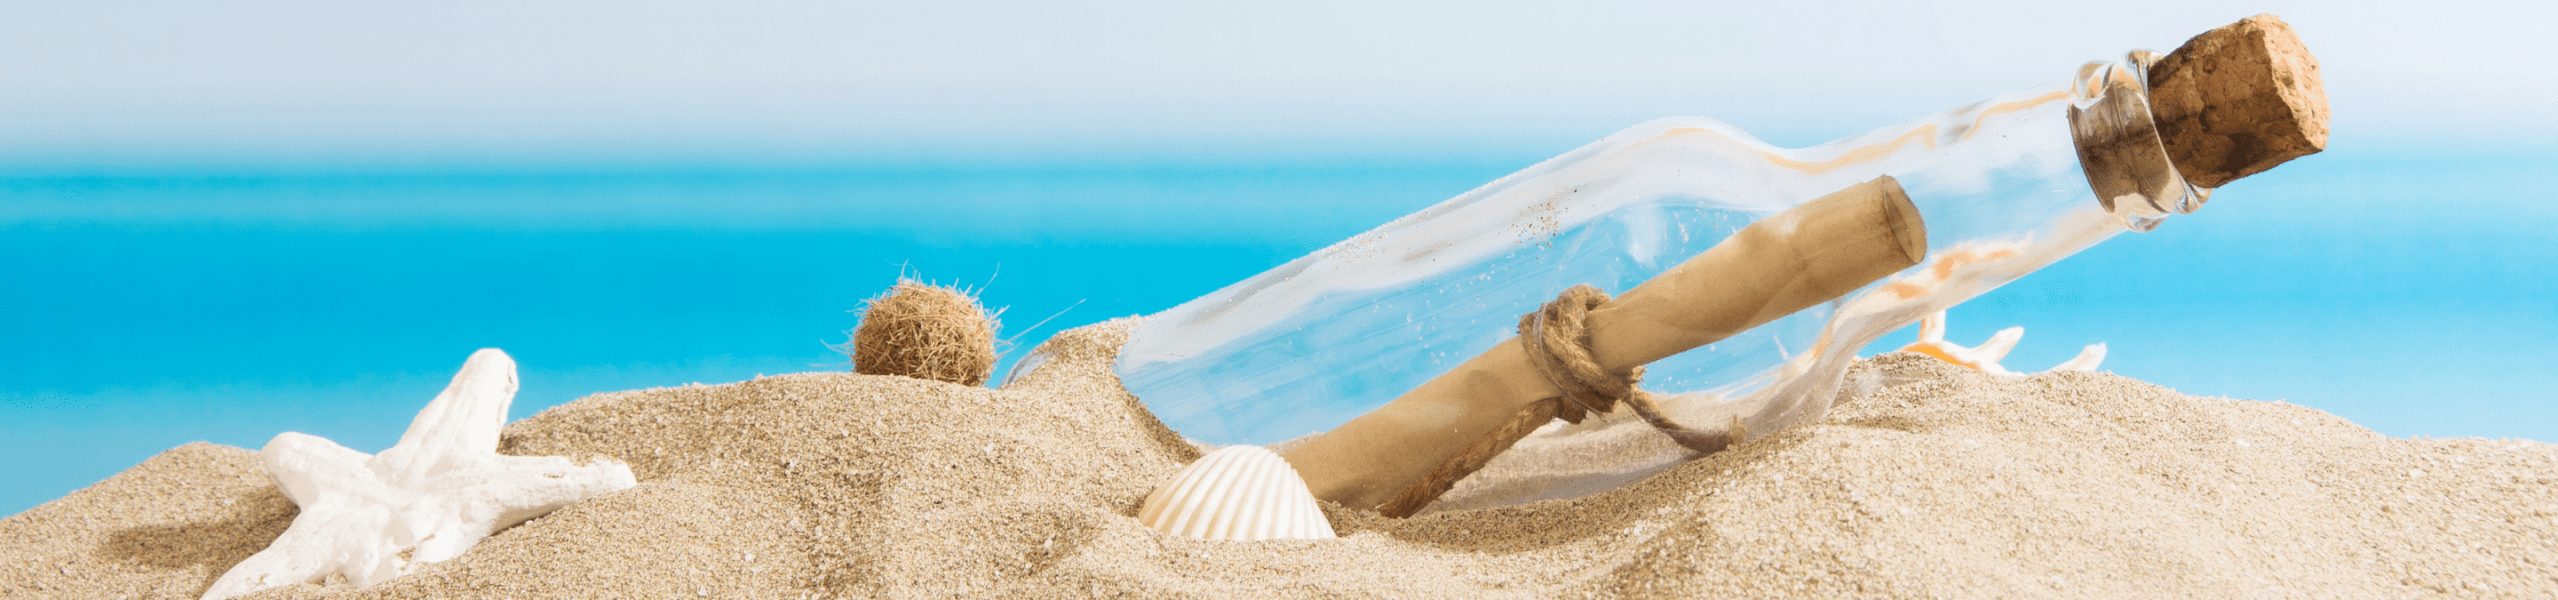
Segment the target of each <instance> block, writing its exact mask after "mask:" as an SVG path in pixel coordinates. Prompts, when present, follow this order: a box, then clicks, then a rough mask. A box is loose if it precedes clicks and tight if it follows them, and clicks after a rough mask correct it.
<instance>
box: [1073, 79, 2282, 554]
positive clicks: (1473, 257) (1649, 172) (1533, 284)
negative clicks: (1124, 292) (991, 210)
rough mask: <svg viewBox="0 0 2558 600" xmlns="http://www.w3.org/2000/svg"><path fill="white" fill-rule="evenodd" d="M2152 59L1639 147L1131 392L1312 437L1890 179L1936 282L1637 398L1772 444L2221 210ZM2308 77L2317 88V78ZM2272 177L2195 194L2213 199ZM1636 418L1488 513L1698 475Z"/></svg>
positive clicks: (1675, 136) (1678, 362) (1122, 371)
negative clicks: (1797, 144)
mask: <svg viewBox="0 0 2558 600" xmlns="http://www.w3.org/2000/svg"><path fill="white" fill-rule="evenodd" d="M2285 33H2286V34H2287V33H2288V30H2287V29H2286V30H2285ZM2198 39H2200V38H2198ZM2189 46H2190V44H2189ZM2182 52H2183V51H2181V50H2180V53H2182ZM2304 56H2305V54H2304ZM2156 60H2158V57H2157V55H2155V54H2151V53H2148V52H2134V53H2132V55H2130V56H2129V57H2127V58H2126V59H2124V60H2121V61H2113V62H2101V63H2091V64H2088V65H2086V66H2085V67H2083V68H2081V69H2080V70H2079V71H2078V72H2077V73H2076V74H2075V75H2074V76H2073V77H2071V78H2069V79H2067V80H2065V81H2062V82H2058V83H2055V84H2053V85H2049V86H2044V87H2041V88H2035V89H2030V90H2026V91H2022V92H2017V93H2013V94H2008V95H2004V96H1999V97H1996V98H1992V99H1989V100H1986V101H1983V102H1980V103H1977V104H1974V105H1971V106H1966V107H1962V108H1958V109H1955V110H1952V111H1948V112H1945V113H1942V114H1938V115H1934V116H1930V117H1926V118H1922V119H1918V120H1914V121H1910V122H1906V123H1902V124H1898V125H1894V126H1890V127H1886V128H1883V129H1880V130H1876V131H1873V132H1869V133H1866V134H1862V135H1858V136H1854V137H1850V138H1847V139H1843V140H1839V141H1835V142H1831V143H1828V144H1822V145H1819V146H1814V147H1810V148H1802V149H1786V148H1777V147H1773V146H1770V145H1768V144H1766V143H1763V142H1760V141H1758V140H1757V139H1755V138H1752V137H1750V136H1749V135H1748V134H1746V133H1742V132H1741V131H1739V130H1737V129H1734V128H1732V127H1731V126H1729V125H1726V124H1723V123H1720V122H1717V121H1713V120H1708V119H1699V118H1670V119H1662V120H1656V121H1653V122H1649V123H1645V124H1642V125H1638V126H1636V127H1634V128H1631V129H1628V130H1625V131H1622V132H1619V133H1617V134H1615V135H1611V136H1608V137H1607V138H1604V139H1601V140H1599V141H1598V142H1595V143H1593V144H1590V145H1588V146H1585V147H1583V148H1580V149H1577V150H1574V151H1573V152H1570V153H1567V154H1565V155H1563V156H1559V157H1556V158H1554V159H1551V160H1548V161H1546V162H1544V163H1541V164H1538V165H1536V166H1534V167H1531V168H1529V169H1526V170H1523V171H1521V172H1519V173H1516V174H1512V175H1510V176H1508V177H1504V178H1502V179H1500V180H1498V181H1495V182H1493V183H1491V184H1489V185H1486V186H1484V187H1482V188H1480V189H1477V190H1474V191H1472V192H1469V193H1467V194H1465V195H1462V196H1459V197H1457V198H1455V199H1451V200H1449V201H1446V202H1443V203H1441V204H1439V205H1436V206H1432V207H1430V208H1428V209H1425V210H1422V211H1420V212H1417V213H1414V214H1412V215H1409V216H1406V217H1404V218H1401V219H1398V220H1396V221H1394V222H1392V223H1388V224H1386V225H1385V226H1382V227H1379V228H1377V229H1376V230H1373V231H1370V232H1367V233H1365V234H1361V235H1359V236H1357V237H1354V238H1351V239H1349V240H1345V241H1343V242H1340V243H1338V244H1334V245H1333V246H1331V247H1328V248H1325V249H1323V250H1320V251H1318V252H1316V253H1314V254H1312V255H1309V256H1306V257H1304V258H1300V259H1298V260H1296V261H1293V262H1290V263H1288V264H1286V265H1282V266H1280V267H1279V268H1276V269H1273V270H1271V271H1269V272H1266V273H1263V274H1261V275H1259V276H1256V277H1253V278H1251V279H1247V280H1245V281H1243V282H1240V283H1237V284H1235V285H1233V286H1229V287H1227V288H1225V289H1223V290H1219V291H1218V292H1216V293H1213V294H1210V295H1208V296H1205V297H1202V298H1199V299H1197V300H1193V301H1191V302H1189V303H1185V304H1183V305H1181V306H1178V307H1175V308H1173V309H1171V310H1167V311H1165V312H1162V313H1159V314H1156V315H1152V316H1150V317H1148V318H1146V319H1145V320H1143V321H1142V322H1140V323H1139V324H1138V325H1137V326H1136V329H1135V330H1134V332H1133V333H1132V335H1131V337H1130V340H1129V342H1128V343H1127V345H1126V346H1125V347H1124V348H1123V349H1122V350H1121V352H1120V356H1119V362H1118V372H1119V375H1120V377H1121V379H1122V380H1123V381H1124V383H1125V384H1126V386H1127V387H1128V389H1129V390H1130V391H1132V392H1134V393H1136V394H1137V395H1138V397H1140V398H1141V399H1143V400H1144V401H1145V402H1146V403H1147V404H1148V406H1149V407H1150V408H1152V409H1153V410H1154V411H1155V413H1156V414H1157V415H1158V416H1159V417H1161V418H1162V419H1163V420H1164V421H1165V422H1166V423H1167V424H1169V425H1171V426H1172V427H1173V428H1174V429H1176V430H1178V431H1180V432H1182V433H1183V434H1184V435H1187V436H1190V437H1193V438H1196V439H1200V440H1203V441H1208V442H1212V443H1220V444H1272V443H1276V442H1281V441H1284V440H1289V439H1292V438H1298V437H1301V436H1306V435H1308V434H1311V433H1315V432H1319V431H1324V430H1327V429H1331V428H1333V427H1336V426H1339V425H1341V424H1342V423H1344V422H1346V421H1349V420H1351V419H1352V418H1354V417H1358V416H1360V415H1362V414H1365V413H1368V412H1369V411H1372V410H1375V409H1377V408H1378V407H1380V406H1382V405H1385V404H1386V403H1387V402H1389V401H1391V400H1394V399H1395V398H1396V397H1397V396H1398V395H1400V394H1403V393H1405V392H1407V391H1410V390H1413V389H1415V388H1416V387H1417V386H1420V385H1421V384H1423V383H1425V382H1427V381H1429V380H1431V379H1432V378H1434V377H1436V376H1439V375H1440V374H1442V373H1443V372H1446V371H1447V370H1449V369H1450V368H1451V367H1455V366H1456V365H1457V364H1459V363H1461V362H1464V361H1466V360H1468V359H1469V358H1470V357H1474V356H1476V355H1478V354H1481V353H1483V352H1485V351H1486V350H1487V349H1490V348H1492V347H1494V346H1495V345H1497V344H1499V343H1501V342H1503V341H1504V340H1506V339H1509V338H1511V337H1512V336H1513V335H1515V331H1516V330H1515V325H1516V323H1518V317H1517V316H1518V315H1519V314H1520V313H1522V312H1526V311H1529V310H1533V309H1535V308H1536V307H1537V306H1538V305H1539V304H1540V303H1542V302H1545V301H1546V300H1549V299H1553V298H1554V297H1555V295H1556V293H1557V292H1559V291H1562V290H1563V289H1565V288H1568V287H1570V286H1573V285H1576V284H1592V285H1596V286H1598V287H1601V288H1604V289H1610V290H1625V289H1627V288H1630V287H1633V286H1635V285H1637V284H1639V283H1642V282H1644V281H1646V280H1649V279H1652V278H1653V277H1654V276H1656V275H1659V274H1661V273H1662V272H1664V271H1665V270H1668V269H1670V268H1671V267H1673V266H1676V265H1678V264H1680V263H1681V262H1682V261H1684V260H1687V259H1688V258H1689V257H1690V256H1693V255H1696V254H1698V253H1700V252H1702V251H1704V250H1706V249H1708V248H1710V247H1713V246H1714V245H1715V244H1717V243H1718V242H1721V241H1723V240H1724V239H1726V238H1727V237H1730V236H1731V235H1732V234H1733V233H1734V232H1736V231H1738V230H1740V229H1741V228H1742V227H1744V226H1746V225H1749V224H1750V223H1752V222H1754V221H1757V220H1759V219H1761V218H1763V217H1767V216H1769V215H1773V214H1777V213H1779V212H1781V211H1785V210H1786V209H1788V208H1791V207H1794V206H1797V205H1800V204H1803V203H1806V202H1809V201H1811V200H1813V199H1815V198H1819V197H1822V196H1824V195H1826V194H1831V193H1833V192H1838V191H1840V190H1843V189H1847V188H1849V187H1851V186H1854V185H1856V184H1859V183H1863V182H1867V181H1870V180H1875V179H1877V178H1878V177H1884V176H1889V177H1891V178H1893V179H1897V181H1898V183H1899V185H1900V186H1901V188H1902V189H1903V190H1905V191H1906V194H1907V196H1908V200H1909V201H1910V203H1911V204H1913V205H1915V207H1916V208H1917V209H1918V211H1919V213H1920V215H1921V217H1922V219H1921V220H1922V221H1923V222H1924V223H1925V233H1926V234H1925V239H1926V240H1927V244H1928V246H1927V248H1926V250H1927V252H1926V258H1925V259H1924V261H1922V262H1920V263H1918V264H1917V265H1916V266H1913V267H1910V268H1908V269H1906V270H1903V271H1901V272H1899V273H1896V274H1893V275H1891V276H1887V277H1884V278H1883V279H1882V280H1880V281H1877V282H1874V283H1872V284H1870V285H1865V286H1864V287H1862V288H1858V289H1856V290H1855V291H1853V292H1850V293H1848V294H1847V295H1845V296H1844V297H1843V298H1841V299H1839V300H1836V301H1833V302H1830V303H1827V304H1822V305H1818V306H1813V307H1811V308H1809V309H1806V310H1802V311H1800V312H1796V313H1794V314H1792V315H1790V316H1785V317H1782V318H1778V319H1776V320H1774V321H1772V322H1767V323H1765V324H1764V325H1761V326H1758V327H1756V328H1754V329H1750V330H1748V331H1744V332H1737V334H1734V333H1735V332H1716V333H1717V334H1718V335H1714V336H1706V337H1708V339H1711V338H1720V339H1719V341H1715V342H1713V343H1711V344H1709V345H1706V346H1704V347H1701V348H1696V349H1694V350H1692V351H1688V352H1685V353H1682V354H1677V355H1674V356H1670V357H1668V358H1664V359H1661V360H1659V361H1657V362H1653V363H1651V364H1650V366H1649V371H1648V374H1647V376H1646V377H1645V381H1644V386H1645V387H1646V388H1647V389H1650V390H1652V391H1653V392H1654V393H1656V394H1658V395H1659V397H1660V398H1661V400H1662V402H1661V406H1662V408H1663V409H1664V411H1665V412H1667V413H1669V415H1670V416H1671V417H1673V418H1674V419H1675V420H1677V421H1679V422H1682V423H1708V424H1718V423H1732V424H1734V425H1736V426H1737V427H1738V428H1745V429H1746V430H1747V431H1754V432H1772V431H1778V430H1782V429H1785V428H1787V427H1791V426H1794V425H1798V424H1802V423H1805V422H1809V421H1811V420H1814V419H1817V418H1819V417H1820V416H1821V415H1822V414H1823V413H1824V412H1825V411H1826V410H1827V409H1828V405H1829V402H1830V400H1831V398H1832V397H1833V396H1834V395H1835V392H1836V390H1837V389H1838V387H1839V385H1840V382H1841V381H1840V380H1841V377H1842V375H1843V374H1844V372H1845V371H1846V369H1847V367H1848V366H1849V364H1850V363H1851V362H1853V360H1854V359H1855V357H1856V356H1855V353H1856V352H1857V351H1858V350H1859V349H1860V348H1862V347H1864V346H1865V345H1866V344H1867V343H1870V342H1872V341H1873V340H1875V339H1877V338H1879V337H1881V336H1883V335H1885V334H1887V333H1889V332H1891V331H1894V330H1897V329H1899V328H1901V327H1904V326H1907V325H1909V324H1911V323H1915V322H1918V321H1919V320H1920V319H1921V318H1922V317H1925V316H1928V315H1930V314H1933V313H1936V312H1939V311H1942V310H1944V309H1946V308H1948V307H1950V306H1952V305H1954V304H1957V303H1960V302H1962V301H1964V300H1968V299H1970V298H1973V297H1976V296H1979V295H1980V294H1982V293H1985V292H1988V291H1989V290H1991V289H1994V288H1996V287H1998V286H1999V285H2002V284H2005V283H2007V282H2009V281H2012V280H2015V279H2016V278H2018V277H2021V276H2023V275H2025V274H2026V273H2030V272H2032V271H2034V270H2036V269H2039V268H2041V267H2043V266H2046V265H2049V264H2052V263H2053V262H2054V261H2057V260H2059V259H2061V258H2063V257H2066V256H2069V255H2070V254H2073V253H2076V252H2078V251H2080V250H2082V249H2085V248H2087V247H2089V246H2091V245H2093V244H2096V243H2098V242H2102V241H2105V240H2106V239H2108V238H2111V237H2112V236H2114V235H2116V234H2119V233H2121V232H2124V231H2146V230H2149V229H2151V228H2154V227H2157V226H2158V225H2159V224H2160V222H2161V221H2162V220H2164V219H2165V218H2167V216H2168V215H2171V214H2178V213H2183V212H2189V211H2192V210H2194V209H2195V208H2197V207H2199V206H2201V205H2202V203H2203V201H2204V200H2205V199H2206V198H2207V197H2208V193H2209V189H2208V188H2206V187H2202V186H2200V185H2197V184H2196V183H2197V182H2193V181H2188V180H2187V175H2186V174H2185V173H2182V172H2180V170H2179V169H2178V163H2176V162H2173V161H2171V160H2170V158H2169V156H2168V153H2167V152H2166V151H2165V150H2164V149H2163V146H2162V142H2161V139H2162V134H2161V130H2160V127H2161V125H2160V124H2159V121H2158V120H2154V119H2153V113H2152V107H2151V106H2150V94H2151V91H2152V90H2151V87H2152V86H2151V84H2150V82H2148V81H2147V80H2146V78H2147V77H2148V76H2150V75H2151V74H2152V69H2151V67H2152V63H2153V62H2155V61H2156ZM2308 68H2309V69H2310V70H2311V71H2310V72H2311V77H2312V78H2313V79H2312V81H2311V82H2310V85H2311V86H2313V88H2314V86H2315V81H2314V76H2315V75H2314V73H2315V68H2316V67H2315V64H2314V62H2312V63H2310V64H2309V66H2308ZM2319 111H2320V112H2319V114H2318V115H2316V116H2317V117H2318V118H2319V119H2320V120H2321V123H2320V124H2319V126H2318V128H2317V131H2318V132H2320V133H2319V134H2318V138H2319V139H2318V140H2317V143H2318V144H2322V145H2323V143H2324V139H2323V136H2324V134H2323V132H2324V125H2323V118H2324V116H2323V108H2320V109H2319ZM2311 151H2315V150H2314V149H2312V150H2311ZM2304 154H2305V152H2304ZM2296 155H2297V154H2295V155H2294V156H2296ZM2288 158H2289V157H2284V158H2282V159H2276V160H2274V161H2273V162H2275V163H2279V162H2280V161H2281V160H2287V159H2288ZM2270 166H2271V165H2270V164H2265V165H2261V166H2245V167H2240V168H2239V169H2238V170H2239V171H2241V172H2237V173H2236V174H2235V175H2224V174H2222V173H2219V172H2218V170H2216V171H2215V173H2213V174H2212V175H2209V176H2207V177H2206V178H2205V179H2210V180H2212V181H2209V183H2210V184H2211V185H2218V184H2219V183H2221V182H2226V181H2227V180H2228V179H2231V178H2235V176H2243V175H2245V174H2247V173H2253V172H2255V171H2260V170H2262V169H2263V168H2266V167H2270ZM2221 170H2228V169H2221ZM1720 334H1732V335H1729V336H1728V337H1724V336H1723V335H1720ZM1629 421H1630V419H1625V418H1616V419H1609V418H1599V419H1592V420H1590V421H1585V422H1584V423H1582V424H1580V425H1577V426H1573V427H1549V428H1548V429H1549V430H1550V431H1540V432H1539V435H1537V436H1532V437H1531V439H1530V440H1528V441H1525V442H1522V443H1521V444H1520V445H1519V446H1518V448H1519V449H1521V450H1529V449H1531V448H1538V450H1534V452H1547V453H1572V454H1584V455H1586V454H1587V452H1579V451H1575V450H1573V448H1572V447H1573V446H1575V445H1623V444H1637V445H1647V446H1646V447H1647V448H1649V450H1642V449H1636V450H1641V451H1633V452H1629V451H1627V450H1628V449H1626V448H1614V449H1611V450H1610V451H1609V452H1608V454H1609V455H1610V456H1612V457H1614V458H1611V459H1609V461H1607V462H1608V463H1609V464H1591V463H1589V462H1588V461H1586V460H1585V461H1582V462H1580V463H1579V464H1578V465H1577V466H1576V467H1575V470H1576V472H1574V473H1563V474H1558V476H1557V477H1555V478H1550V479H1548V480H1546V481H1544V482H1542V483H1539V484H1538V489H1536V490H1510V491H1506V492H1505V491H1495V492H1494V493H1490V494H1479V495H1481V496H1483V497H1485V498H1491V499H1492V502H1493V503H1495V504H1506V503H1510V502H1518V501H1527V500H1534V499H1538V498H1540V497H1565V496H1572V495H1579V494H1582V493H1588V492H1593V491H1598V490H1603V489H1607V488H1609V487H1614V486H1615V485H1617V484H1620V483H1623V482H1626V481H1630V480H1632V479H1634V478H1638V477H1641V476H1643V475H1646V474H1648V473H1650V472H1653V471H1656V470H1658V469H1659V468H1661V467H1665V466H1667V465H1670V464H1675V463H1676V462H1678V461H1680V460H1683V459H1685V458H1687V457H1690V456H1693V453H1692V452H1690V451H1688V450H1686V449H1684V448H1681V447H1679V446H1678V445H1676V444H1673V443H1670V442H1668V441H1667V440H1666V439H1663V438H1660V437H1659V436H1657V435H1651V436H1637V435H1632V434H1627V435H1612V434H1609V433H1608V432H1609V431H1610V430H1613V429H1628V430H1631V429H1641V428H1620V427H1617V426H1618V425H1622V424H1625V423H1627V422H1629ZM1643 433H1647V434H1648V433H1650V432H1649V431H1648V429H1646V430H1644V431H1643ZM1582 450H1587V448H1583V449H1582ZM1292 460H1293V457H1292ZM1460 492H1463V490H1460ZM1318 493H1319V494H1320V493H1321V492H1318ZM1458 495H1462V494H1458ZM1456 496H1457V495H1452V496H1451V497H1450V498H1449V500H1451V501H1456V500H1461V499H1460V498H1458V497H1456Z"/></svg>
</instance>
